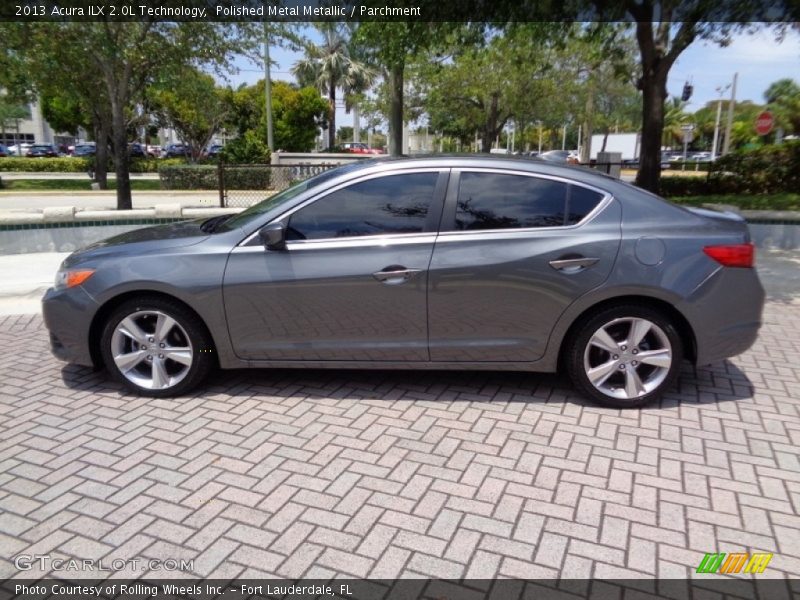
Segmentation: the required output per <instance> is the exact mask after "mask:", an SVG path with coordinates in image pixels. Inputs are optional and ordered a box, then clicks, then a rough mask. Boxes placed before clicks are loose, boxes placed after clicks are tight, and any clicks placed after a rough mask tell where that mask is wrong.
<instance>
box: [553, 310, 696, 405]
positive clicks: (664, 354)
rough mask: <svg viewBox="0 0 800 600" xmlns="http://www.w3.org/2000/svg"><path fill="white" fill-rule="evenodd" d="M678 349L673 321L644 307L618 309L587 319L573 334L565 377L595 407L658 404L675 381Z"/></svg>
mask: <svg viewBox="0 0 800 600" xmlns="http://www.w3.org/2000/svg"><path fill="white" fill-rule="evenodd" d="M682 360H683V345H682V343H681V338H680V336H679V335H678V332H677V331H676V329H675V327H674V325H673V324H672V322H671V321H670V320H669V319H668V318H667V317H665V316H664V315H663V314H662V313H661V312H659V311H657V310H654V309H651V308H649V307H644V306H636V305H630V306H618V307H614V308H610V309H607V310H603V311H601V312H599V313H597V314H595V315H594V316H592V317H590V318H589V319H588V320H587V321H585V322H584V323H583V324H582V325H580V326H579V327H578V330H577V331H576V332H575V334H574V335H573V336H572V339H571V341H570V343H569V347H568V350H567V356H566V366H567V371H568V373H569V376H570V379H571V380H572V381H573V383H574V384H575V386H576V387H577V388H578V389H579V390H580V391H581V392H583V393H584V394H585V395H586V396H588V397H590V398H592V399H593V400H594V401H595V402H597V403H598V404H603V405H605V406H611V407H614V408H635V407H640V406H644V405H646V404H649V403H650V402H654V401H656V400H658V399H659V398H660V397H661V396H662V395H663V394H664V392H665V391H666V390H668V389H669V388H670V387H671V386H672V384H673V383H674V382H675V379H676V377H677V376H678V373H679V371H680V367H681V362H682Z"/></svg>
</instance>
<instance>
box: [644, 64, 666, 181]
mask: <svg viewBox="0 0 800 600" xmlns="http://www.w3.org/2000/svg"><path fill="white" fill-rule="evenodd" d="M642 66H643V71H644V75H643V77H642V100H643V102H642V146H641V155H640V158H639V172H638V173H637V175H636V185H638V186H639V187H641V188H644V189H646V190H648V191H650V192H653V193H654V194H657V193H658V187H659V181H660V180H661V135H662V133H663V132H664V101H665V100H666V98H667V69H662V68H658V66H655V65H653V66H649V65H642ZM648 67H650V68H648Z"/></svg>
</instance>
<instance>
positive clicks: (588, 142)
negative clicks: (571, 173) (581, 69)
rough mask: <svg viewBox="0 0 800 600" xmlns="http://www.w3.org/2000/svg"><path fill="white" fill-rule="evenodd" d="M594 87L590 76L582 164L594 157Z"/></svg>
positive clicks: (584, 116)
mask: <svg viewBox="0 0 800 600" xmlns="http://www.w3.org/2000/svg"><path fill="white" fill-rule="evenodd" d="M594 86H595V81H594V77H593V76H591V75H590V76H589V87H588V90H587V95H586V106H585V108H584V115H583V147H582V148H581V149H580V151H581V159H580V160H581V163H582V164H589V160H591V156H592V132H593V131H594Z"/></svg>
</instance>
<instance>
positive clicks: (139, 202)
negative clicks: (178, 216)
mask: <svg viewBox="0 0 800 600" xmlns="http://www.w3.org/2000/svg"><path fill="white" fill-rule="evenodd" d="M132 200H133V208H153V207H154V206H155V205H156V204H180V205H181V206H186V207H198V208H209V207H218V206H219V192H218V191H216V190H198V191H169V190H153V191H134V192H133V194H132ZM64 206H75V207H76V208H78V210H81V209H92V210H114V209H116V208H117V193H116V192H115V191H113V190H103V191H100V190H97V191H86V192H74V191H70V192H53V191H30V192H3V191H0V213H4V214H12V213H13V214H18V213H27V212H41V211H42V209H44V208H51V207H64Z"/></svg>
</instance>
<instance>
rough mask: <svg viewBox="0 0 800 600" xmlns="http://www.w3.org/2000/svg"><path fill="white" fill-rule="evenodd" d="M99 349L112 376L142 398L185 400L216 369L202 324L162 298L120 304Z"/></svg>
mask: <svg viewBox="0 0 800 600" xmlns="http://www.w3.org/2000/svg"><path fill="white" fill-rule="evenodd" d="M100 344H101V352H102V355H103V361H104V363H105V366H106V368H107V369H108V371H109V372H110V373H111V375H112V376H113V377H114V378H115V379H116V380H118V381H120V382H121V383H123V384H124V385H126V386H127V387H128V388H130V389H131V390H133V391H134V392H136V393H137V394H140V395H143V396H156V397H165V396H178V395H181V394H184V393H186V392H188V391H189V390H191V389H193V388H194V387H196V386H197V385H199V384H200V383H201V382H202V381H203V379H205V377H206V376H207V375H208V373H209V372H210V371H211V369H212V368H213V366H214V361H213V355H212V352H211V349H212V348H213V346H212V343H211V337H210V336H209V334H208V332H207V331H206V329H205V327H204V326H203V324H202V323H201V322H200V321H199V319H198V318H197V317H196V316H195V315H194V314H192V313H191V312H190V311H189V310H187V309H186V308H185V307H184V306H182V305H181V304H179V303H177V302H173V301H170V300H167V299H163V298H155V297H151V298H142V299H133V300H129V301H126V302H124V303H123V304H121V305H120V306H119V307H117V308H116V309H115V310H114V311H113V313H112V314H111V315H110V316H109V318H108V320H107V321H106V325H105V328H104V330H103V335H102V338H101V341H100Z"/></svg>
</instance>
